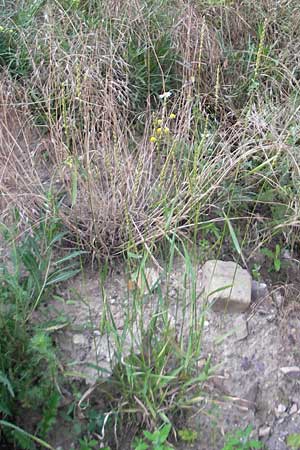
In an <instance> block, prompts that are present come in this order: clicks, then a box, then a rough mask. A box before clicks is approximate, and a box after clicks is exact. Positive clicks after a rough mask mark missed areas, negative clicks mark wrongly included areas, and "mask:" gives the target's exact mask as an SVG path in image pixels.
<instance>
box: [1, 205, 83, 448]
mask: <svg viewBox="0 0 300 450" xmlns="http://www.w3.org/2000/svg"><path fill="white" fill-rule="evenodd" d="M18 219H19V216H18V213H17V212H16V213H15V225H12V226H11V227H10V228H8V227H6V226H4V225H3V224H2V226H1V231H2V235H3V237H4V239H5V241H6V244H7V246H8V247H9V249H10V256H9V257H8V258H7V259H6V260H5V261H2V262H1V263H0V298H1V305H0V328H1V334H0V418H2V419H3V420H6V421H8V422H10V423H14V421H15V420H16V419H18V423H20V421H21V422H22V415H23V414H26V412H27V414H28V412H30V414H33V413H34V412H35V413H38V415H39V417H40V420H39V421H38V423H37V424H36V428H35V432H38V434H39V435H40V436H41V437H42V438H45V437H46V436H47V433H48V432H49V430H50V429H51V428H52V426H53V424H54V423H55V420H56V416H57V411H58V406H59V402H60V392H59V390H58V377H59V363H58V360H57V355H56V351H55V348H54V345H53V342H52V339H51V335H50V331H49V330H48V329H47V327H46V326H44V325H43V323H41V322H40V321H36V322H32V318H33V315H34V313H35V312H36V311H37V309H38V307H39V305H40V304H41V302H44V301H45V300H46V299H47V298H48V296H49V295H50V294H51V292H53V290H54V288H55V287H56V286H57V284H58V283H60V282H61V281H64V280H67V279H69V278H71V277H72V276H74V275H75V274H76V273H78V270H79V268H78V263H77V261H76V258H77V257H78V256H80V255H81V253H82V252H81V251H70V252H69V253H68V254H67V255H66V256H64V257H62V258H59V259H58V260H56V261H54V248H55V246H56V245H58V244H59V243H60V242H61V240H62V239H63V237H64V235H65V233H64V232H63V231H62V228H61V223H60V221H59V220H58V219H57V218H53V219H48V217H47V215H46V216H44V217H42V218H41V220H40V221H39V223H38V224H37V225H35V224H33V225H32V226H30V227H29V228H28V230H27V231H25V232H24V233H23V235H22V237H19V232H18V225H17V224H18ZM3 433H4V435H5V436H6V438H7V439H9V440H11V441H14V442H17V443H18V445H19V447H20V448H25V449H27V448H33V446H34V444H33V442H32V441H30V439H29V438H28V436H27V435H26V434H24V433H23V432H20V431H19V429H18V428H9V427H5V428H4V429H3Z"/></svg>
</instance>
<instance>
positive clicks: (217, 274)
mask: <svg viewBox="0 0 300 450" xmlns="http://www.w3.org/2000/svg"><path fill="white" fill-rule="evenodd" d="M202 272H203V288H204V300H206V301H207V302H208V303H209V304H210V305H211V307H212V309H213V310H214V311H223V312H228V313H237V312H244V311H246V309H248V307H249V305H250V302H251V276H250V274H249V273H248V271H247V270H245V269H242V268H241V267H240V266H239V265H238V264H237V263H235V262H233V261H220V260H212V261H207V262H206V263H205V264H204V266H203V268H202Z"/></svg>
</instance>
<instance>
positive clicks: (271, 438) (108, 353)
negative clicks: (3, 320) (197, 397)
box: [46, 259, 300, 450]
mask: <svg viewBox="0 0 300 450" xmlns="http://www.w3.org/2000/svg"><path fill="white" fill-rule="evenodd" d="M298 264H299V263H298V262H297V261H296V262H295V261H294V262H293V263H291V264H290V263H287V265H286V266H287V275H288V276H285V279H286V280H288V281H287V282H286V283H285V284H283V283H282V282H278V283H275V282H274V279H273V282H272V280H271V279H270V277H269V278H268V279H264V281H266V282H267V284H268V288H267V289H266V290H265V291H264V294H263V295H261V296H259V297H258V298H256V299H255V301H253V302H252V304H251V308H250V309H249V310H248V311H247V312H246V313H244V314H231V315H229V314H224V313H214V312H213V311H208V312H207V313H206V317H205V326H204V333H203V342H202V353H201V355H199V358H200V360H204V359H205V358H207V357H209V355H211V357H212V364H213V365H220V366H219V367H218V369H217V370H216V373H215V376H213V377H212V379H211V380H210V381H209V383H208V384H207V390H208V392H209V393H210V398H213V399H214V401H212V402H210V403H209V404H207V406H206V408H205V409H204V410H202V411H201V410H199V408H198V410H197V407H196V408H195V409H194V410H193V411H191V412H190V414H189V415H188V419H187V423H186V425H185V426H186V427H188V428H192V429H193V430H195V431H197V433H198V439H197V442H196V443H194V444H193V448H194V449H199V450H200V449H201V450H219V449H221V448H222V446H223V445H224V435H225V434H226V433H227V432H234V430H235V429H240V428H245V427H246V426H247V425H249V424H251V425H252V426H253V428H254V430H253V437H255V438H258V437H259V438H260V439H262V440H263V441H264V442H265V444H266V448H267V449H269V450H285V449H288V447H287V445H286V439H287V436H288V435H290V434H292V433H299V432H300V370H299V372H298V371H297V370H296V368H297V367H298V368H299V367H300V288H299V281H300V277H299V274H300V269H299V265H298ZM290 269H291V270H290ZM195 270H197V273H198V279H199V283H200V284H201V268H200V267H198V268H196V269H195ZM183 274H184V267H183V265H182V263H181V261H180V260H179V259H178V260H176V263H175V265H174V270H173V273H172V275H171V278H170V285H169V297H170V299H171V300H170V315H171V316H172V314H173V315H174V311H175V303H176V302H177V301H178V299H180V297H181V293H182V292H183V287H182V286H183V281H182V280H183ZM291 274H292V275H291ZM266 277H268V275H266ZM105 284H106V286H105V292H106V297H105V301H106V302H109V304H110V307H111V311H112V314H113V317H114V320H115V322H116V324H117V327H118V329H119V331H120V332H121V331H122V327H123V323H124V310H126V305H127V304H128V301H129V300H128V297H127V294H126V292H127V291H128V279H127V277H126V276H125V274H124V271H123V270H122V269H119V268H117V269H115V270H113V271H112V273H111V274H110V275H109V277H108V278H107V280H106V283H105ZM61 297H63V298H64V299H65V302H64V303H59V302H57V301H56V302H55V306H56V312H58V311H59V314H62V312H63V314H65V315H66V317H68V318H69V320H70V321H71V324H70V325H69V326H68V327H67V328H63V329H61V330H60V331H58V332H57V333H56V340H57V344H58V347H59V348H60V351H61V354H62V360H63V362H64V366H65V368H66V370H69V371H74V372H77V373H80V374H81V375H82V376H83V377H85V378H86V383H87V385H88V386H90V385H93V384H94V383H95V381H96V379H97V376H98V374H99V372H97V370H96V369H95V368H94V367H92V366H91V365H94V366H95V365H98V366H101V367H102V368H104V369H106V370H107V371H110V370H111V360H112V358H113V355H112V354H113V346H111V345H110V344H109V342H108V341H107V338H106V337H105V336H104V337H103V336H101V335H100V333H99V326H100V322H101V317H102V314H103V308H104V302H103V295H101V290H100V288H99V274H98V272H97V271H96V272H93V271H88V272H87V273H86V274H85V277H84V279H83V278H82V277H78V278H77V279H74V280H73V281H71V282H70V283H69V285H68V287H67V288H66V289H64V290H63V291H62V292H61ZM172 298H173V300H172ZM175 299H176V300H175ZM156 300H157V299H156V296H155V294H153V295H152V296H149V297H148V298H147V301H146V304H145V308H144V312H143V313H144V318H143V320H144V322H145V323H147V321H148V322H149V320H150V317H151V314H152V311H153V305H154V304H155V302H156ZM179 306H180V304H179ZM177 308H178V305H177ZM46 309H47V310H48V311H49V310H53V304H52V305H48V306H47V308H46ZM182 320H183V316H182V315H180V314H177V317H176V318H174V326H175V327H178V326H180V321H182ZM237 321H238V322H241V323H243V324H244V325H245V324H246V327H247V332H246V333H244V335H243V336H240V335H237V332H236V329H237V328H236V324H237ZM125 347H126V344H125ZM129 347H130V342H129V341H128V348H129ZM291 367H294V368H295V369H294V370H290V369H286V368H291ZM287 371H289V372H290V373H286V372H287ZM104 374H105V372H104ZM107 375H108V374H107ZM58 441H59V442H57V444H59V445H60V446H61V448H63V450H68V449H67V447H64V445H63V442H62V441H61V439H58ZM204 442H205V444H203V443H204ZM125 444H126V443H125V442H124V445H122V443H121V444H120V445H121V446H120V448H126V445H125ZM175 447H176V448H178V449H181V450H183V449H186V448H188V445H187V444H186V443H184V444H181V443H180V442H178V444H175Z"/></svg>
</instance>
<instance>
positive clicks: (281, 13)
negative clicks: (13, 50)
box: [0, 0, 299, 255]
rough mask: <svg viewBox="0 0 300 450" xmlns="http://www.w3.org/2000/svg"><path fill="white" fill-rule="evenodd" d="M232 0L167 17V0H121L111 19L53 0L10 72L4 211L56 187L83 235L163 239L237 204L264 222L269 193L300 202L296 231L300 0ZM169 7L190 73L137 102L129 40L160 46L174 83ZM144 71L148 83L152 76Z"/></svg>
mask: <svg viewBox="0 0 300 450" xmlns="http://www.w3.org/2000/svg"><path fill="white" fill-rule="evenodd" d="M154 3H155V2H154ZM211 3H212V2H211ZM222 3H223V2H215V4H216V5H217V4H219V5H217V6H209V5H205V2H197V3H195V4H194V5H193V4H192V3H188V4H186V2H184V1H182V0H181V1H178V2H177V4H176V7H174V8H173V9H172V14H169V16H168V15H167V13H166V9H167V11H168V8H167V4H166V5H165V7H163V5H160V6H159V5H158V6H155V5H154V6H153V5H152V7H146V6H145V2H143V1H142V0H135V1H134V2H127V3H126V7H125V6H124V2H122V7H121V3H120V2H117V1H111V2H106V9H104V10H102V17H103V18H104V20H102V21H101V20H100V21H98V22H97V26H90V27H89V26H88V24H87V22H86V21H85V20H83V19H82V18H81V19H80V18H79V16H80V10H78V11H75V12H74V11H69V12H68V13H66V12H65V11H64V10H63V9H62V8H60V7H59V4H58V3H55V4H54V5H53V6H49V5H48V6H47V8H45V10H44V11H43V14H42V13H41V12H40V13H39V16H38V18H37V21H38V22H39V32H38V33H36V35H35V37H34V38H33V39H32V37H31V41H30V39H29V38H28V39H29V40H27V41H26V46H27V49H28V51H29V55H30V61H31V66H32V71H31V72H30V75H29V77H28V78H27V79H23V80H16V79H13V78H12V77H11V76H10V74H9V73H8V72H5V71H4V72H3V73H2V78H1V84H0V95H1V100H0V103H1V116H0V120H1V123H0V143H1V144H0V158H1V159H0V164H1V166H0V189H1V192H2V196H1V198H0V201H1V202H2V205H1V206H2V210H4V209H5V208H6V207H10V206H11V205H12V204H13V205H16V206H18V207H19V208H20V209H21V211H23V215H24V217H28V216H29V217H31V218H32V217H35V218H36V217H37V211H38V210H39V208H42V207H44V206H45V204H47V205H48V207H49V191H51V192H52V194H53V195H54V196H56V198H57V199H58V200H59V201H60V203H61V207H60V209H59V214H60V216H61V217H62V219H63V221H64V223H65V225H66V226H67V227H68V229H69V230H70V231H71V233H72V236H73V238H74V240H76V241H77V242H78V241H79V242H81V243H82V244H84V245H85V246H86V247H88V248H92V249H94V250H97V251H99V252H100V254H101V255H114V254H118V253H119V252H120V251H121V250H122V249H124V248H128V247H134V246H136V245H138V244H140V243H143V242H146V243H147V244H148V245H149V246H150V247H151V245H152V244H154V243H155V242H156V241H157V240H160V239H162V238H164V237H165V236H166V235H168V234H170V233H172V232H174V231H175V230H176V231H177V233H179V234H182V233H186V232H187V231H188V230H190V229H192V228H193V227H194V224H195V222H198V221H199V220H205V218H207V217H209V218H212V217H222V209H223V208H225V209H227V206H228V205H230V208H231V207H233V209H234V211H235V212H236V213H237V214H238V215H243V216H245V215H246V216H248V217H250V216H252V222H255V220H256V216H258V215H259V214H261V212H259V211H258V210H259V208H258V206H257V205H260V204H261V203H264V204H269V203H274V204H275V203H276V204H277V203H280V202H286V203H287V204H288V205H289V206H290V209H289V212H288V214H287V217H284V218H283V219H284V220H282V223H279V224H278V225H277V226H278V227H282V228H285V229H287V231H286V235H288V233H289V232H290V230H291V229H293V230H295V229H296V228H297V227H298V225H299V198H298V194H297V192H299V191H297V187H298V184H299V181H298V180H299V158H298V156H297V147H295V142H294V141H293V140H292V137H291V136H292V133H296V128H297V123H298V116H299V113H298V106H297V102H298V100H297V94H296V92H297V90H298V81H297V73H296V69H295V67H296V66H295V65H296V63H297V58H298V56H297V55H298V53H297V52H296V53H295V49H296V47H297V45H298V44H297V42H296V41H295V36H296V35H297V23H298V22H297V20H298V19H299V14H297V12H296V9H295V7H296V6H295V5H296V3H295V1H285V2H282V4H281V5H279V6H278V5H277V3H278V2H276V1H273V0H272V1H271V0H269V1H261V2H258V4H255V5H253V4H252V2H251V5H250V3H249V2H246V1H237V2H231V3H230V4H228V5H227V6H226V5H225V6H224V5H223V6H221V4H222ZM160 8H161V10H160ZM160 11H162V14H161V16H162V17H163V18H162V19H161V20H165V21H166V22H165V26H166V27H167V32H168V33H169V35H170V37H171V42H172V48H171V50H172V52H173V54H174V55H175V56H174V58H175V59H176V61H175V63H176V74H177V75H176V76H177V78H178V79H179V80H180V81H179V84H178V88H177V89H176V90H174V91H173V93H172V94H173V95H172V96H171V97H170V99H168V100H166V101H164V100H159V99H158V97H157V96H156V98H155V102H154V103H153V95H151V93H150V86H149V89H148V91H149V96H148V97H147V96H146V98H144V99H143V101H144V102H145V106H144V109H143V110H142V111H139V112H137V111H136V109H135V107H134V105H133V103H132V98H133V96H134V95H135V92H136V89H137V87H136V85H135V84H134V83H132V80H130V73H131V71H132V68H131V67H130V66H129V63H128V60H127V47H128V42H132V40H134V41H135V42H138V45H139V46H140V47H138V51H139V50H140V49H141V48H144V47H145V46H146V47H147V48H148V49H150V50H151V51H153V54H154V58H155V57H156V63H157V66H158V67H159V73H160V75H161V80H160V83H161V85H162V86H164V85H165V83H166V75H165V73H164V70H163V69H162V66H161V64H162V63H161V61H162V60H161V59H159V57H158V56H155V55H157V47H156V44H155V39H159V37H160V33H161V31H159V30H160V29H161V28H160V27H161V26H162V25H160V27H158V26H157V20H158V19H157V17H158V16H157V14H158V13H160ZM289 14H292V17H293V20H292V23H291V24H290V25H289V26H287V18H288V17H289ZM153 17H154V19H153ZM265 17H267V18H268V19H267V22H264V18H265ZM259 26H260V27H261V31H260V32H258V28H259ZM153 27H154V29H155V30H154V31H153ZM155 27H156V28H155ZM164 31H165V30H164ZM145 39H146V41H145ZM255 46H256V47H255ZM150 50H149V51H150ZM147 54H149V53H147V52H146V53H145V55H147ZM276 61H278V62H276ZM149 71H150V69H149ZM142 81H143V82H144V83H146V86H147V82H149V77H148V79H147V76H146V79H144V80H142ZM155 82H156V81H155ZM251 83H252V84H251ZM253 83H258V85H256V87H255V89H254V90H252V91H251V88H252V87H253ZM158 85H159V83H158ZM158 93H163V92H157V94H158ZM292 95H293V97H292ZM293 98H294V100H293ZM170 114H175V115H176V118H173V119H171V118H170ZM157 120H161V121H162V123H161V124H160V122H157ZM37 123H39V124H42V126H41V125H39V126H37ZM164 127H167V128H164ZM293 127H294V128H293ZM157 128H162V131H161V135H158V132H157ZM167 129H168V130H169V132H168V133H167V132H165V130H167ZM292 129H293V131H292ZM155 130H156V131H155ZM151 136H154V137H156V139H157V140H156V142H151V139H150V138H151ZM152 140H153V139H152ZM279 161H280V163H279ZM283 164H284V167H285V168H284V171H283V170H282V167H283ZM259 166H261V167H262V169H257V167H259ZM287 174H288V175H287ZM284 176H286V177H287V184H288V185H289V186H290V188H289V189H285V188H284V187H283V185H282V179H283V177H284ZM266 185H268V186H271V188H272V189H273V190H274V192H275V191H276V192H277V194H278V195H277V198H276V196H275V194H274V200H273V201H272V200H260V198H259V195H258V194H259V193H261V192H262V191H264V190H266ZM271 188H270V189H271ZM270 189H269V190H270ZM281 194H282V195H281ZM245 201H246V202H247V206H246V203H245ZM263 213H264V214H265V215H266V218H268V214H267V210H264V211H263ZM269 218H270V217H269ZM286 225H288V227H287V228H286ZM291 227H292V228H291ZM295 227H296V228H295Z"/></svg>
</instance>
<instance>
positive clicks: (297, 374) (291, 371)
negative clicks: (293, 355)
mask: <svg viewBox="0 0 300 450" xmlns="http://www.w3.org/2000/svg"><path fill="white" fill-rule="evenodd" d="M280 371H281V372H282V373H283V374H284V375H286V376H288V377H290V378H300V367H297V366H291V367H281V369H280Z"/></svg>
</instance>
